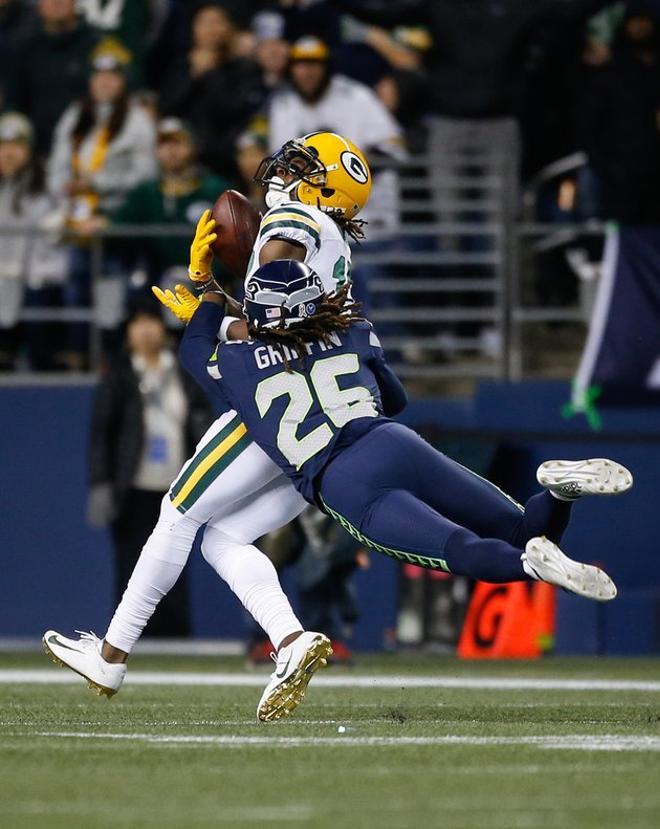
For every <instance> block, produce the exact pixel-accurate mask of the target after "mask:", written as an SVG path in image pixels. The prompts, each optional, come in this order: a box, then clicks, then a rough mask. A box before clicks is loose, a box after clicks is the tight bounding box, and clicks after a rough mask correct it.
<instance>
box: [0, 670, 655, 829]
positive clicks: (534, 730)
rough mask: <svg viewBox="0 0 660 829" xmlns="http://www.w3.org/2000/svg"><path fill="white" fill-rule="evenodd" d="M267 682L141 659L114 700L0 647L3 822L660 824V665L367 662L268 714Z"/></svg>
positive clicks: (457, 828) (322, 680)
mask: <svg viewBox="0 0 660 829" xmlns="http://www.w3.org/2000/svg"><path fill="white" fill-rule="evenodd" d="M9 671H18V672H21V671H24V672H26V673H25V674H21V673H11V674H10V673H9ZM145 671H149V672H151V673H150V674H145V673H144V672H145ZM191 671H192V672H195V673H196V675H191V674H190V672H191ZM220 671H222V672H223V674H226V675H225V676H223V677H218V676H215V675H214V674H213V673H211V672H220ZM154 672H160V673H154ZM163 672H166V673H163ZM264 676H265V675H264ZM264 676H262V675H257V676H256V677H255V676H254V675H248V674H244V673H242V666H241V665H240V663H239V662H238V661H237V660H231V659H210V658H198V659H192V658H168V659H163V658H162V657H161V658H155V657H154V658H152V657H139V656H138V657H135V659H134V661H133V662H132V663H131V671H130V672H129V678H133V679H134V680H139V679H140V678H142V679H143V680H145V679H146V680H148V683H149V684H137V683H136V681H134V682H133V683H130V682H129V683H128V684H127V685H126V686H125V687H124V689H123V690H122V691H121V693H120V694H119V695H118V696H116V697H115V698H114V699H112V700H111V701H109V702H108V701H106V700H105V699H99V698H97V697H95V696H94V695H92V694H91V693H90V692H89V691H88V690H87V689H86V688H85V686H84V684H83V683H82V681H80V682H75V683H68V684H62V683H63V681H64V680H68V679H69V674H68V672H66V671H64V670H63V669H61V668H56V667H55V666H50V663H49V662H47V660H46V657H42V658H39V656H38V655H37V654H30V655H11V656H10V655H5V656H1V657H0V711H1V714H0V827H2V829H19V828H20V829H23V828H24V827H26V828H29V827H43V829H54V828H55V827H57V828H58V829H60V827H61V829H79V828H80V829H82V828H83V827H84V829H88V828H89V829H104V828H105V827H131V829H141V827H145V828H146V827H163V828H164V829H165V828H168V829H169V828H170V827H176V828H177V829H179V827H180V829H196V827H213V826H222V827H246V829H247V828H250V827H255V829H256V827H264V826H266V827H296V826H301V827H314V828H315V829H316V827H318V829H344V827H347V828H348V827H351V829H363V828H364V829H370V828H371V827H377V828H378V829H398V828H399V827H401V828H403V827H414V829H426V827H443V828H445V829H515V828H516V827H562V829H581V828H582V827H594V829H595V827H598V828H599V829H604V828H605V827H607V828H608V829H609V827H612V829H614V827H617V829H620V828H621V827H626V829H633V827H649V828H650V827H658V826H660V660H659V661H637V660H630V661H624V660H546V661H545V662H543V663H541V664H538V665H534V664H512V663H508V664H506V663H498V664H475V663H458V662H455V661H453V660H448V659H441V658H431V657H419V658H413V657H407V658H400V657H391V656H390V657H379V658H366V659H364V660H362V661H361V663H360V664H359V665H358V666H357V667H356V668H354V669H353V670H352V671H351V670H346V669H342V670H340V669H336V668H334V669H330V670H328V671H326V672H324V673H323V675H322V676H321V675H320V676H319V681H318V682H317V683H316V684H315V683H313V684H312V685H311V686H310V689H309V692H308V695H307V699H306V701H305V703H304V705H303V706H302V707H301V708H299V709H298V711H297V713H296V715H294V717H293V718H292V719H290V720H287V721H285V722H282V723H276V724H272V725H258V724H257V723H256V722H255V707H256V703H257V700H258V698H259V695H260V693H261V691H260V687H261V680H263V679H264ZM393 676H396V677H397V679H396V681H394V682H392V683H391V687H381V685H380V683H382V682H383V681H385V680H389V679H391V678H392V677H393ZM71 677H72V675H71ZM168 677H169V678H177V677H178V678H179V680H180V681H182V682H185V683H200V682H204V681H206V682H211V683H213V682H220V681H222V682H224V683H225V684H223V685H214V684H207V685H200V684H182V685H172V684H169V685H167V684H154V683H157V682H158V683H160V682H162V681H163V680H167V679H168ZM51 679H52V680H53V681H55V680H57V681H58V683H59V684H51V682H50V680H51ZM27 680H29V681H27ZM438 680H439V681H440V682H441V683H445V684H444V685H442V686H441V687H425V685H424V683H427V682H429V681H431V682H434V681H438ZM577 680H584V682H576V681H577ZM358 681H359V682H360V683H361V684H360V685H358V686H357V687H356V683H357V682H358ZM227 682H234V683H237V684H235V685H227V684H226V683H227ZM328 682H331V683H333V684H331V685H328V684H327V683H328ZM243 683H245V685H244V684H243ZM249 683H251V684H249ZM340 728H342V729H344V730H341V731H340V730H339V729H340Z"/></svg>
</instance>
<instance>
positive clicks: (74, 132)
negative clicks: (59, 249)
mask: <svg viewBox="0 0 660 829" xmlns="http://www.w3.org/2000/svg"><path fill="white" fill-rule="evenodd" d="M128 61H129V55H128V53H127V51H126V50H125V49H124V48H123V47H122V46H121V45H120V44H118V43H117V42H116V41H110V40H108V41H103V42H101V43H100V44H99V47H98V48H97V50H96V51H95V54H94V56H93V66H92V69H93V71H92V74H91V75H90V79H89V89H88V93H87V95H86V96H85V97H84V98H83V99H82V101H80V102H76V103H74V104H72V105H71V106H70V107H69V108H68V109H67V111H66V112H65V113H64V115H63V116H62V118H61V119H60V121H59V123H58V125H57V128H56V131H55V141H54V146H53V151H52V153H51V157H50V160H49V165H48V187H49V190H50V192H51V193H52V194H53V195H54V196H55V198H57V199H60V200H61V201H62V203H63V204H64V205H65V212H66V217H67V223H68V225H69V227H70V228H71V229H72V230H73V231H74V232H76V231H78V230H81V231H84V229H85V227H86V224H87V222H88V221H89V220H90V218H92V217H94V216H96V215H98V214H105V215H107V214H109V213H111V212H113V211H114V210H116V209H117V208H118V207H119V206H120V205H121V204H122V202H123V200H124V198H125V196H126V194H127V193H128V191H129V190H131V189H132V188H133V187H135V185H136V184H139V183H140V182H141V181H145V180H147V179H150V178H153V177H154V176H155V174H156V157H155V127H154V124H153V122H152V120H151V119H150V117H149V115H148V114H147V112H146V111H145V109H144V108H143V107H142V106H140V105H139V104H137V103H135V102H133V101H131V99H130V98H129V97H128V94H127V91H126V70H127V67H128ZM105 250H106V256H105V261H104V277H106V278H105V279H103V280H102V282H100V283H99V284H98V285H97V286H96V289H97V290H98V291H102V292H103V293H102V297H103V299H102V301H101V294H99V296H97V304H100V305H101V306H102V311H103V317H99V319H98V321H99V322H100V323H101V325H102V327H103V328H105V329H107V330H111V329H113V328H115V327H116V325H117V323H118V322H119V320H120V319H121V316H122V314H123V303H124V299H125V291H126V279H125V265H124V263H123V261H122V253H123V251H122V250H121V248H120V246H118V245H115V246H114V247H113V246H111V245H106V249H105ZM90 281H91V280H90V252H89V248H88V246H87V244H86V241H83V244H82V245H79V246H74V247H73V248H72V251H71V273H70V278H69V280H68V282H67V285H66V289H65V302H66V304H67V305H69V306H73V307H88V306H89V304H90V299H91V291H92V288H91V284H90ZM69 330H70V335H71V341H70V346H69V349H68V362H69V365H70V367H71V368H74V369H77V368H81V367H83V366H84V364H85V354H86V352H87V350H88V336H87V329H86V326H84V325H81V324H76V325H72V326H71V328H70V329H69ZM110 339H112V337H111V338H110Z"/></svg>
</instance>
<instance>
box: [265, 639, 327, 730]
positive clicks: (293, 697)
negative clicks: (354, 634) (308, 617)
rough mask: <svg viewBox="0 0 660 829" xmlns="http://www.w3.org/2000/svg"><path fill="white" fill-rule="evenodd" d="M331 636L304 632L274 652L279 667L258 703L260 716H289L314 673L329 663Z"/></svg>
mask: <svg viewBox="0 0 660 829" xmlns="http://www.w3.org/2000/svg"><path fill="white" fill-rule="evenodd" d="M331 653H332V648H331V647H330V640H329V639H328V637H327V636H324V635H323V634H322V633H314V632H313V631H307V632H305V633H301V634H300V636H299V637H298V638H297V639H295V640H294V641H293V642H292V643H291V644H290V645H287V646H286V647H284V648H280V649H279V651H278V653H277V656H276V655H275V654H274V653H273V654H271V656H272V658H273V661H274V662H275V670H274V671H273V673H272V674H271V675H270V680H269V681H268V685H266V689H265V691H264V692H263V694H262V695H261V699H260V700H259V705H258V706H257V718H258V719H259V720H261V722H272V721H273V720H279V719H281V718H282V717H287V716H288V715H289V714H290V713H291V712H292V711H293V710H294V709H295V708H297V707H298V706H299V705H300V703H301V702H302V701H303V699H304V697H305V691H306V690H307V685H308V684H309V681H310V679H311V678H312V677H313V676H314V673H315V672H316V671H317V670H318V669H319V668H323V667H325V665H327V664H328V657H329V656H330V654H331Z"/></svg>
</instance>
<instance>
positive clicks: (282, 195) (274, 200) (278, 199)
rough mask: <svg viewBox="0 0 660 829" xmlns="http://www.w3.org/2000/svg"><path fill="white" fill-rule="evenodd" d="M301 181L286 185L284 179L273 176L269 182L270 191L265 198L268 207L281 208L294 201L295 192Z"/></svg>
mask: <svg viewBox="0 0 660 829" xmlns="http://www.w3.org/2000/svg"><path fill="white" fill-rule="evenodd" d="M299 184H300V182H299V181H292V182H291V184H288V185H287V184H285V183H284V179H281V178H280V177H279V176H273V178H272V179H271V180H270V181H269V182H268V190H267V191H266V195H265V197H264V201H265V202H266V207H268V209H270V208H271V207H279V206H280V205H281V204H286V203H287V202H290V201H293V198H292V196H293V191H294V190H296V189H297V187H298V185H299Z"/></svg>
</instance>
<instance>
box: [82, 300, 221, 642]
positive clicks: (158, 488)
mask: <svg viewBox="0 0 660 829" xmlns="http://www.w3.org/2000/svg"><path fill="white" fill-rule="evenodd" d="M126 346H127V348H126V351H125V352H124V353H123V354H122V355H121V357H120V358H119V359H118V360H117V361H116V362H115V363H114V364H113V366H112V367H111V368H110V370H109V371H108V373H107V374H106V375H105V376H104V378H103V379H102V381H101V384H100V385H99V387H98V388H97V390H96V394H95V398H94V406H93V413H92V422H91V432H90V455H89V475H90V490H89V500H88V509H87V517H88V521H89V523H90V524H91V525H92V526H94V527H109V528H110V530H111V533H112V539H113V542H114V548H115V550H114V551H115V560H116V571H115V595H116V600H117V601H119V599H120V597H121V594H122V592H123V590H124V588H125V587H126V584H127V582H128V579H129V577H130V574H131V573H132V571H133V568H134V566H135V563H136V561H137V559H138V557H139V555H140V551H141V549H142V547H143V546H144V544H145V542H146V540H147V538H148V537H149V535H150V534H151V531H152V529H153V527H154V525H155V523H156V521H157V519H158V514H159V511H160V502H161V500H162V498H163V496H164V494H165V493H166V492H167V490H168V488H169V486H170V484H171V482H172V481H173V480H174V478H175V477H176V475H177V473H178V471H179V469H180V468H181V465H182V464H183V462H184V460H185V459H186V458H187V457H189V456H190V455H191V454H192V451H193V449H194V446H195V444H196V443H197V441H198V440H199V439H200V438H201V437H202V435H203V434H204V431H205V430H206V428H207V427H208V426H209V424H210V422H211V420H212V415H211V413H210V411H209V408H208V402H207V400H206V397H205V395H204V393H203V392H202V391H201V390H200V389H199V388H198V387H197V386H196V384H195V383H194V382H193V381H192V380H191V379H190V378H189V377H188V375H187V374H185V372H183V371H182V370H181V369H180V368H179V365H178V361H177V358H176V355H175V354H174V353H173V352H172V351H171V350H170V348H169V347H168V344H167V334H166V329H165V324H164V322H163V319H162V317H161V315H160V311H158V309H156V308H155V307H153V306H145V307H142V308H139V309H138V310H136V311H135V313H134V314H133V315H132V316H131V318H130V319H129V322H128V325H127V337H126ZM189 629H190V625H189V617H188V595H187V583H186V577H185V575H184V576H183V577H182V578H181V579H180V580H179V582H178V584H177V585H176V587H175V588H174V589H173V590H172V591H170V593H169V594H168V595H167V596H166V597H165V599H163V601H162V602H161V603H160V605H159V607H158V610H157V611H156V614H155V615H154V617H153V618H152V620H151V622H150V623H149V625H148V626H147V634H148V635H151V636H187V635H188V634H189Z"/></svg>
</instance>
